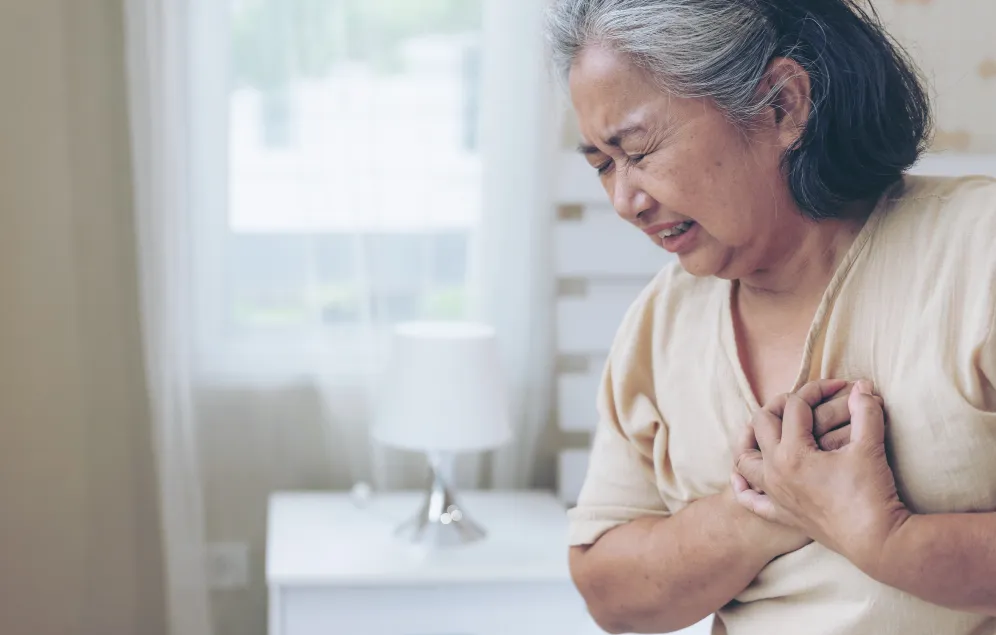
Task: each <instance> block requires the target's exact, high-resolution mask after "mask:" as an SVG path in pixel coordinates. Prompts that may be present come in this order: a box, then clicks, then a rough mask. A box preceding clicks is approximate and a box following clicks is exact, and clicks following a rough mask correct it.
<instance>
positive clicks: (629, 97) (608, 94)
mask: <svg viewBox="0 0 996 635" xmlns="http://www.w3.org/2000/svg"><path fill="white" fill-rule="evenodd" d="M568 85H569V87H570V94H571V102H572V104H573V106H574V112H575V114H576V116H577V119H578V126H579V128H580V130H581V135H582V138H583V143H585V144H590V143H595V142H598V141H600V140H602V141H604V140H607V139H609V138H611V137H613V136H616V135H618V133H619V131H622V130H632V129H635V128H644V129H650V128H652V127H655V126H658V125H661V124H664V123H667V122H668V121H670V120H671V119H673V117H674V116H675V115H676V114H677V113H675V112H674V105H675V104H674V101H675V100H674V98H673V97H672V96H671V95H669V94H668V93H667V92H666V91H664V90H662V89H661V88H660V86H659V85H658V84H657V83H656V82H655V81H654V79H653V77H651V76H650V74H649V73H647V72H646V71H644V70H643V69H641V68H639V67H638V66H636V65H635V64H632V63H631V62H630V61H629V60H628V59H627V58H626V57H625V56H624V55H621V54H619V53H615V52H613V51H609V50H606V49H604V48H600V47H595V48H589V49H586V50H584V51H582V52H581V54H580V55H578V57H577V59H576V60H575V62H574V64H573V66H572V67H571V72H570V76H569V83H568Z"/></svg>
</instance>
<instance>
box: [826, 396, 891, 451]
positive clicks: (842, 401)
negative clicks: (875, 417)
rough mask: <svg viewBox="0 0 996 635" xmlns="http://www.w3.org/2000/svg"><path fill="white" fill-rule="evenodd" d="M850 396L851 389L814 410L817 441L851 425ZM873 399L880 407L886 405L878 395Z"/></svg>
mask: <svg viewBox="0 0 996 635" xmlns="http://www.w3.org/2000/svg"><path fill="white" fill-rule="evenodd" d="M850 395H851V389H850V388H848V391H847V393H846V394H844V395H842V396H836V397H834V398H833V399H831V400H829V401H825V402H823V403H821V404H820V405H819V406H817V407H816V408H815V409H814V410H813V435H814V436H815V437H816V438H817V439H819V438H820V437H822V436H823V435H825V434H827V433H829V432H831V431H833V430H836V429H838V428H841V427H843V426H844V425H846V424H848V423H850V421H851V410H850V406H849V405H848V400H849V398H850ZM872 398H873V399H875V401H876V402H878V405H879V406H884V405H885V402H884V401H882V398H881V397H879V396H878V395H873V396H872Z"/></svg>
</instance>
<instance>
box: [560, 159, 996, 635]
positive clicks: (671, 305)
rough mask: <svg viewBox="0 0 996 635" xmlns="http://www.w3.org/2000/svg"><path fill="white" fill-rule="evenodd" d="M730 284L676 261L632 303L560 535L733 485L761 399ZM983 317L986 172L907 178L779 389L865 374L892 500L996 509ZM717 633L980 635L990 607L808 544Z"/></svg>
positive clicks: (744, 596)
mask: <svg viewBox="0 0 996 635" xmlns="http://www.w3.org/2000/svg"><path fill="white" fill-rule="evenodd" d="M730 291H731V283H730V282H728V281H724V280H719V279H717V278H695V277H693V276H691V275H689V274H687V273H685V272H684V271H683V270H682V269H681V268H680V267H679V266H677V264H675V265H673V266H670V267H668V268H666V269H665V270H663V271H662V272H661V273H660V274H659V275H658V276H657V277H656V278H655V279H654V281H653V282H652V283H651V284H650V285H649V286H648V287H647V288H646V289H645V290H644V292H643V293H642V294H641V295H640V297H639V298H638V299H637V300H636V302H635V303H634V304H633V306H632V307H631V308H630V310H629V311H628V313H627V315H626V317H625V318H624V321H623V323H622V325H621V327H620V329H619V331H618V335H617V337H616V341H615V343H614V345H613V349H612V353H611V355H610V358H609V362H608V364H607V366H606V369H605V373H604V379H603V383H602V388H601V393H600V395H599V398H598V408H599V413H600V421H599V424H598V429H597V432H596V434H595V440H594V446H593V452H592V456H591V464H590V468H589V472H588V475H587V478H586V481H585V484H584V488H583V490H582V492H581V495H580V498H579V502H578V505H577V507H576V508H575V509H573V510H571V512H570V518H571V536H570V539H571V544H573V545H581V544H591V543H593V542H595V541H596V540H598V538H599V536H601V535H602V534H603V533H605V532H606V531H608V530H610V529H612V528H613V527H615V526H617V525H620V524H623V523H625V522H627V521H629V520H632V519H634V518H637V517H641V516H646V515H661V516H667V515H669V514H673V513H676V512H678V511H680V510H681V509H682V508H683V507H685V506H686V505H688V504H689V503H690V502H692V501H694V500H696V499H698V498H701V497H704V496H709V495H711V494H716V493H718V492H720V491H721V490H722V489H723V488H724V487H725V486H726V485H727V483H728V482H729V474H730V466H731V461H732V457H731V444H732V443H733V442H734V440H735V439H736V436H737V433H738V430H740V428H741V426H743V425H744V424H745V422H746V421H748V419H749V418H750V414H751V412H752V411H753V410H754V409H756V408H757V407H758V404H757V401H756V399H755V397H754V396H753V393H752V391H751V389H750V386H749V384H748V382H747V380H746V378H745V375H744V372H743V370H742V368H741V365H740V362H739V358H738V356H737V350H736V341H735V338H734V332H733V323H732V321H731V314H730ZM994 315H996V181H993V180H991V179H987V178H982V177H973V178H965V179H943V178H926V177H906V178H905V179H904V181H903V182H902V183H900V184H898V185H897V186H896V187H894V188H893V189H892V190H891V191H890V192H889V193H887V194H886V195H885V196H883V198H882V200H881V202H880V203H879V205H878V206H877V207H876V210H875V211H874V212H873V214H872V215H871V217H870V218H869V220H868V221H867V223H866V224H865V227H864V228H863V229H862V230H861V232H860V234H859V235H858V237H857V238H856V240H855V241H854V244H853V245H852V246H851V248H850V250H849V251H848V253H847V254H846V256H845V258H844V260H843V262H842V263H841V265H840V267H839V269H838V270H837V272H836V274H835V275H834V277H833V280H832V281H831V283H830V285H829V287H828V288H827V290H826V293H825V295H824V297H823V300H822V303H821V305H820V308H819V309H818V311H817V313H816V316H815V319H814V320H813V323H812V326H811V328H810V332H809V335H808V338H807V344H806V348H805V354H804V356H803V359H802V363H801V367H800V370H799V375H798V378H797V380H796V384H795V386H786V389H790V388H791V389H793V390H794V389H796V388H798V387H800V386H801V385H802V384H804V383H805V382H806V381H808V380H810V379H815V378H820V377H827V378H843V379H859V378H869V379H872V380H873V381H874V382H875V386H876V389H877V390H878V392H879V393H880V394H881V395H882V397H883V398H884V400H885V404H886V409H887V417H888V428H887V445H888V450H889V459H890V464H891V465H892V468H893V470H894V472H895V475H896V480H897V483H898V486H899V492H900V495H901V497H902V499H903V501H905V502H906V504H907V505H908V506H909V507H910V508H911V509H912V510H914V511H915V512H919V513H936V512H970V511H996V388H994V385H996V334H994V330H996V329H994ZM994 540H996V537H994ZM993 575H996V572H993ZM714 633H716V634H728V635H773V634H780V633H784V634H786V635H796V634H799V635H803V634H811V635H830V634H845V633H846V634H849V635H911V634H930V635H933V634H937V635H969V634H971V635H983V634H988V635H992V634H996V619H994V618H988V617H984V616H981V615H972V614H968V613H960V612H956V611H951V610H948V609H944V608H941V607H939V606H934V605H931V604H928V603H926V602H923V601H921V600H918V599H916V598H913V597H911V596H909V595H907V594H905V593H902V592H900V591H898V590H895V589H893V588H891V587H887V586H885V585H882V584H880V583H878V582H876V581H874V580H872V579H870V578H868V577H867V576H866V575H864V574H863V573H862V572H861V571H859V570H858V569H857V568H856V567H854V566H853V565H852V564H851V563H850V562H848V561H847V560H846V559H844V558H843V557H841V556H840V555H838V554H836V553H834V552H832V551H830V550H828V549H826V548H824V547H823V546H821V545H819V544H817V543H812V544H810V545H808V546H806V547H803V548H802V549H800V550H798V551H795V552H793V553H790V554H787V555H785V556H782V557H780V558H777V559H775V560H774V561H773V562H771V563H770V564H769V565H768V566H767V567H765V569H764V570H763V571H761V573H760V574H759V575H758V577H757V578H756V579H755V580H754V582H753V583H752V584H751V585H750V586H749V587H748V588H747V589H746V590H745V591H743V593H741V594H740V595H739V596H738V597H737V598H736V601H734V602H733V603H731V604H730V605H729V606H727V607H725V608H723V609H722V610H720V611H719V612H718V614H717V620H716V624H715V626H714Z"/></svg>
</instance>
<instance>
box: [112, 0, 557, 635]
mask: <svg viewBox="0 0 996 635" xmlns="http://www.w3.org/2000/svg"><path fill="white" fill-rule="evenodd" d="M125 4H126V8H127V25H126V26H127V40H128V42H127V44H128V56H129V81H130V115H131V126H132V131H133V149H134V157H133V161H134V173H135V179H136V187H135V190H136V206H137V215H138V221H137V225H138V231H139V247H140V254H139V257H140V267H141V284H142V298H143V312H144V329H145V346H146V351H145V352H146V360H147V368H148V373H149V384H150V386H151V390H152V392H153V406H154V410H155V412H154V419H155V423H156V429H157V439H158V445H157V451H158V460H159V473H160V479H161V483H162V510H163V518H164V523H165V531H166V534H167V564H168V570H169V577H170V580H169V591H170V609H171V617H172V632H173V633H176V634H177V635H179V634H181V633H182V635H204V634H205V633H207V632H209V626H208V625H209V622H210V620H209V612H210V611H209V603H208V602H207V593H206V587H207V585H206V581H205V579H204V567H203V564H202V563H203V547H204V534H205V504H206V503H205V500H204V499H205V493H204V484H203V483H202V482H201V474H202V472H203V471H204V469H205V465H201V464H200V463H199V460H200V457H201V455H203V454H204V452H202V448H198V447H197V439H198V438H199V434H198V433H199V432H201V431H203V430H204V429H205V428H208V427H210V428H211V429H212V430H219V429H221V430H224V429H225V425H224V424H225V421H224V419H226V418H235V417H237V415H236V414H235V411H234V410H233V409H231V408H229V409H228V410H226V409H225V408H217V407H215V408H207V409H205V408H201V407H199V406H198V405H197V404H196V403H195V401H196V397H197V395H199V394H202V393H203V392H205V391H209V390H212V389H214V388H215V387H217V386H225V387H229V388H230V387H235V389H237V391H238V394H239V395H240V398H239V400H238V401H239V402H241V403H247V402H253V400H255V399H258V400H259V403H266V404H272V403H274V402H272V401H267V399H270V398H269V397H267V395H269V394H271V393H272V391H273V390H274V389H275V387H279V386H284V385H287V384H291V383H293V384H296V385H302V384H306V385H309V386H311V387H312V388H313V390H314V392H315V393H316V394H318V395H321V396H322V399H323V400H324V402H325V403H324V411H325V412H326V415H327V421H326V423H327V426H326V427H325V429H324V431H325V439H326V442H327V450H328V451H327V453H326V459H327V461H328V462H329V463H346V464H347V467H346V470H345V471H346V472H347V474H348V479H349V480H350V481H356V480H372V481H373V482H374V483H375V484H376V485H378V486H381V487H398V486H409V487H410V486H417V485H419V484H420V483H421V477H422V475H423V473H422V471H421V467H422V463H421V460H420V459H418V458H417V457H416V458H414V459H413V458H411V457H401V456H399V455H396V454H387V453H385V452H384V451H382V450H380V449H379V448H377V447H375V446H374V445H373V444H371V443H370V441H369V436H368V434H367V430H366V421H367V413H368V412H369V410H370V408H371V406H372V405H373V404H374V403H375V402H376V399H377V397H378V377H379V374H380V371H381V370H382V367H383V364H384V362H385V360H386V358H385V346H386V343H387V342H388V341H389V340H388V338H387V335H388V333H389V330H390V326H391V325H392V324H393V323H396V322H398V321H404V320H410V319H443V320H454V319H455V320H460V319H481V320H485V321H488V322H491V323H493V324H494V325H495V326H496V327H497V330H498V334H499V338H500V339H501V344H502V351H503V354H504V360H503V361H504V363H505V370H506V374H507V378H508V383H509V385H510V387H511V391H510V393H511V398H512V404H511V407H512V411H513V413H514V415H515V419H516V421H515V423H516V426H517V429H516V436H515V441H514V442H513V443H512V444H511V445H510V446H509V447H507V448H505V449H503V450H501V451H499V452H498V453H496V454H495V455H494V456H493V457H492V460H491V461H490V463H482V462H480V461H479V460H477V459H476V458H472V459H471V460H468V461H465V462H464V463H463V464H462V470H461V472H460V473H461V480H462V481H463V483H462V484H463V485H465V486H466V485H485V484H491V485H494V486H498V487H525V486H528V485H529V484H530V483H531V481H532V478H533V467H534V462H535V458H536V444H537V441H538V438H539V435H540V432H541V430H542V429H543V427H544V426H545V425H546V423H547V421H548V418H549V417H548V415H549V409H550V401H551V395H550V388H549V385H550V380H551V372H552V371H551V363H552V343H551V339H552V337H551V331H552V327H551V316H550V311H551V308H552V290H551V289H552V275H551V273H550V266H549V264H548V258H549V253H548V250H547V245H548V243H549V240H548V238H549V236H548V232H549V230H550V227H551V221H552V217H553V214H552V210H550V208H549V204H548V203H549V192H548V191H547V185H548V183H549V182H550V177H551V171H552V166H553V165H554V163H555V161H554V158H553V156H554V154H555V145H556V141H557V139H556V135H555V134H554V133H553V132H552V131H553V130H554V129H555V126H554V125H553V122H552V121H550V120H548V117H549V116H550V113H551V112H552V108H550V106H549V99H548V97H549V96H548V92H547V91H548V88H547V86H548V83H547V80H546V75H545V67H544V65H543V62H542V45H541V38H540V25H541V13H542V9H543V2H542V1H541V0H126V2H125ZM279 403H280V405H279V406H277V407H274V408H273V410H274V413H273V415H274V418H277V419H288V420H294V419H295V417H297V416H298V414H299V413H296V412H291V411H294V410H296V409H298V406H297V405H296V404H295V403H293V402H292V401H287V400H286V399H284V400H282V401H280V402H279ZM268 407H269V406H268ZM302 408H303V407H302ZM255 410H260V409H259V408H256V409H255ZM255 414H256V413H254V415H255ZM283 430H284V431H283V432H282V433H283V434H287V435H292V434H294V432H293V428H291V427H290V426H288V427H287V428H285V429H283ZM231 441H232V448H237V447H238V445H239V444H240V443H245V440H244V439H236V438H233V439H231ZM303 443H307V442H306V441H305V442H303ZM290 445H293V443H291V444H290ZM231 451H232V452H238V451H239V450H237V449H233V450H231ZM207 460H208V461H210V460H211V458H210V456H208V458H207ZM485 464H487V465H489V467H490V470H489V471H488V470H484V469H482V466H483V465H485ZM207 468H208V470H209V471H210V465H208V466H207ZM489 472H490V473H489ZM348 484H349V483H334V485H347V486H348ZM275 486H276V485H275ZM241 498H245V497H244V496H243V497H241ZM257 503H258V504H259V505H262V504H265V501H262V500H260V501H257ZM209 504H211V505H213V506H224V505H225V504H227V503H226V502H225V501H209ZM209 511H210V512H211V514H209V515H210V516H212V517H218V516H219V515H221V516H223V515H224V514H225V510H224V509H213V508H212V509H210V510H209Z"/></svg>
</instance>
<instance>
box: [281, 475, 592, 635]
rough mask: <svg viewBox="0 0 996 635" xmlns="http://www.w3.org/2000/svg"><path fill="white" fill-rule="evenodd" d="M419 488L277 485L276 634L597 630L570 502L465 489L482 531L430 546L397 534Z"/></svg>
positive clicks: (563, 634)
mask: <svg viewBox="0 0 996 635" xmlns="http://www.w3.org/2000/svg"><path fill="white" fill-rule="evenodd" d="M421 496H422V495H421V493H414V492H412V493H398V494H377V495H374V496H373V498H372V499H371V500H370V501H369V503H368V504H367V505H366V506H365V507H363V508H359V507H357V506H356V505H354V503H353V501H352V499H351V498H350V497H349V495H347V494H321V493H282V494H275V495H274V496H273V497H272V498H271V500H270V509H269V533H268V537H267V554H266V577H267V583H268V585H269V593H270V606H269V611H270V631H269V635H590V634H596V633H601V632H602V631H601V630H600V629H598V628H597V627H596V626H595V625H594V623H593V622H592V620H591V618H590V617H589V616H588V613H587V611H586V609H585V607H584V603H583V601H582V600H581V597H580V596H579V595H578V593H577V591H576V590H575V589H574V587H573V585H572V584H571V580H570V575H569V572H568V568H567V546H566V545H567V520H566V514H565V511H564V507H563V505H562V504H561V503H560V502H559V501H558V500H557V499H556V498H554V497H553V496H552V495H550V494H545V493H538V492H464V493H462V494H461V496H460V500H461V502H462V504H463V507H464V509H465V510H466V511H467V513H469V514H470V515H471V517H473V518H474V519H475V520H477V521H478V522H480V523H481V525H483V526H484V527H485V528H486V529H487V531H488V536H487V538H486V539H485V540H483V541H481V542H478V543H475V544H471V545H467V546H462V547H456V548H450V549H446V550H437V551H430V550H425V549H420V548H417V547H414V546H412V545H410V544H408V543H405V542H402V541H400V540H398V539H396V538H395V537H394V536H393V531H394V528H395V527H396V526H397V525H398V524H399V523H401V522H402V521H404V520H406V519H407V518H408V517H409V516H411V515H412V514H414V513H415V511H416V510H417V509H418V507H419V503H420V501H421Z"/></svg>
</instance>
